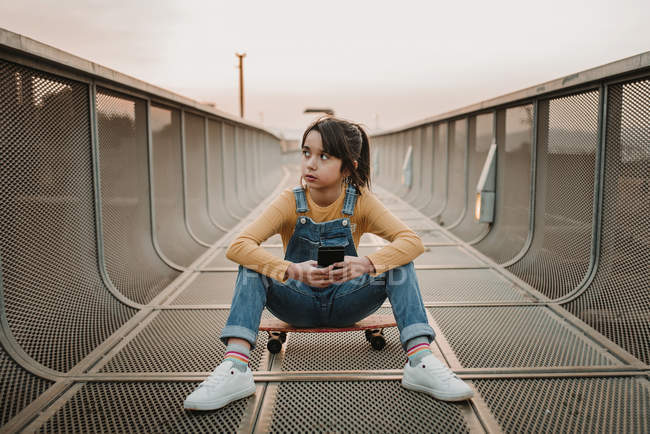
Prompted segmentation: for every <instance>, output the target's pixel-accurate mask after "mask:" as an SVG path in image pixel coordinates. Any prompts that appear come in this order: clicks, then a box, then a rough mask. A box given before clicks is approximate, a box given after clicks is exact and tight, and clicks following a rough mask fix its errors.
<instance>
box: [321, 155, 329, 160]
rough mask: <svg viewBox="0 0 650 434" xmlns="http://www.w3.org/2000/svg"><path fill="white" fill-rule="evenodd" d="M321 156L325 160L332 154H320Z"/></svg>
mask: <svg viewBox="0 0 650 434" xmlns="http://www.w3.org/2000/svg"><path fill="white" fill-rule="evenodd" d="M320 156H321V158H322V159H323V160H329V158H330V156H329V155H327V154H320Z"/></svg>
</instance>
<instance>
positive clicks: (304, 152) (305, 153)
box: [302, 149, 309, 157]
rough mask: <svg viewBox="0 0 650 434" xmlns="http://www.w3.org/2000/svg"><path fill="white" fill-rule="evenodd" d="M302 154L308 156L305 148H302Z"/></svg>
mask: <svg viewBox="0 0 650 434" xmlns="http://www.w3.org/2000/svg"><path fill="white" fill-rule="evenodd" d="M302 155H304V156H305V157H309V151H308V150H307V149H303V150H302Z"/></svg>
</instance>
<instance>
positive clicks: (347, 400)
mask: <svg viewBox="0 0 650 434" xmlns="http://www.w3.org/2000/svg"><path fill="white" fill-rule="evenodd" d="M387 403H390V404H387ZM262 429H263V430H264V431H270V432H368V431H371V432H410V433H413V432H417V433H423V432H469V430H468V428H467V426H466V424H465V420H464V418H463V415H462V414H461V412H460V409H459V407H458V406H456V405H454V404H452V403H449V402H443V401H439V400H437V399H433V398H431V397H430V396H428V395H425V394H423V393H419V392H414V391H411V390H407V389H404V388H403V387H402V386H401V385H400V383H399V381H354V382H351V381H330V382H325V381H324V382H307V381H305V382H292V383H289V382H285V383H281V384H280V385H279V386H278V390H277V397H276V403H275V408H274V411H273V415H272V419H271V420H270V421H268V422H267V423H266V424H264V425H263V426H262Z"/></svg>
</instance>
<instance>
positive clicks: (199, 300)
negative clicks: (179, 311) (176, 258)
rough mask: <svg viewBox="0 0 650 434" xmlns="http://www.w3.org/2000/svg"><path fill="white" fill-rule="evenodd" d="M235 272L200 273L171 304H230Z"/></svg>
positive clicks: (235, 278) (233, 289)
mask: <svg viewBox="0 0 650 434" xmlns="http://www.w3.org/2000/svg"><path fill="white" fill-rule="evenodd" d="M236 280H237V272H218V273H200V274H199V275H198V276H197V277H196V279H194V280H193V281H192V283H190V284H189V285H188V287H187V288H185V289H184V290H183V292H182V293H181V294H180V295H179V296H178V297H176V298H175V299H174V301H173V302H172V304H174V305H179V304H230V302H231V301H232V296H233V295H234V293H235V282H236Z"/></svg>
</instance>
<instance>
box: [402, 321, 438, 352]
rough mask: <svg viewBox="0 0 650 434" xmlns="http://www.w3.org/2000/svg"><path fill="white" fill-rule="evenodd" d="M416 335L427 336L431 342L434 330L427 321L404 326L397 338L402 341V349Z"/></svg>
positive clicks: (434, 333)
mask: <svg viewBox="0 0 650 434" xmlns="http://www.w3.org/2000/svg"><path fill="white" fill-rule="evenodd" d="M418 336H427V337H429V338H430V339H429V343H431V342H433V340H434V339H435V338H436V332H434V331H433V329H432V328H431V326H430V325H429V324H427V323H416V324H411V325H410V326H408V327H405V328H404V329H403V330H401V331H400V334H399V339H400V341H401V342H402V348H404V351H406V350H407V348H406V343H407V342H408V341H410V340H411V339H413V338H417V337H418Z"/></svg>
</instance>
